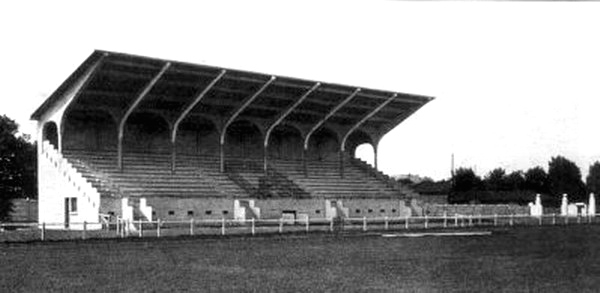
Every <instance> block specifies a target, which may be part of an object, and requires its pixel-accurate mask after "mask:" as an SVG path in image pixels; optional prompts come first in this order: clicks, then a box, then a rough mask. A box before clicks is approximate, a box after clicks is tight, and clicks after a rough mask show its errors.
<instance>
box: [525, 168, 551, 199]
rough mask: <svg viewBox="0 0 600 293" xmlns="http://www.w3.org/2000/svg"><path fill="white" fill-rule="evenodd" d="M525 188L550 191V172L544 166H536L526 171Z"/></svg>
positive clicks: (543, 191) (541, 191) (539, 191)
mask: <svg viewBox="0 0 600 293" xmlns="http://www.w3.org/2000/svg"><path fill="white" fill-rule="evenodd" d="M524 189H526V190H531V191H535V192H536V193H548V190H549V187H548V174H547V173H546V171H544V169H543V168H542V167H539V166H537V167H534V168H531V169H529V170H527V172H525V182H524Z"/></svg>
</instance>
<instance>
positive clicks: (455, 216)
mask: <svg viewBox="0 0 600 293" xmlns="http://www.w3.org/2000/svg"><path fill="white" fill-rule="evenodd" d="M454 227H458V214H456V213H455V214H454Z"/></svg>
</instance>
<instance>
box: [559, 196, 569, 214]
mask: <svg viewBox="0 0 600 293" xmlns="http://www.w3.org/2000/svg"><path fill="white" fill-rule="evenodd" d="M568 206H569V200H568V199H567V194H566V193H564V194H563V196H562V202H561V205H560V215H561V216H567V211H568V210H567V208H568Z"/></svg>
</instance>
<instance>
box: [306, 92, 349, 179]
mask: <svg viewBox="0 0 600 293" xmlns="http://www.w3.org/2000/svg"><path fill="white" fill-rule="evenodd" d="M359 92H360V88H357V89H356V90H354V92H352V94H350V95H349V96H348V97H347V98H346V99H344V100H343V101H342V102H340V103H339V104H338V105H337V106H335V108H333V109H331V111H329V113H327V115H325V117H323V119H321V120H319V122H317V124H315V125H314V126H313V127H312V128H311V129H310V131H309V132H308V134H306V137H305V138H304V153H305V154H304V157H303V160H304V173H305V174H304V175H305V176H308V168H307V167H306V165H307V163H306V160H307V158H306V157H307V156H306V153H307V152H308V142H309V140H310V137H311V136H312V135H313V133H314V132H315V131H316V130H317V129H319V127H321V126H322V125H323V124H324V123H325V122H326V121H327V119H329V118H330V117H331V116H333V115H334V114H335V113H336V112H337V111H339V110H340V109H341V108H342V107H344V106H345V105H346V104H348V102H350V101H351V100H352V99H353V98H354V97H355V96H356V95H358V93H359Z"/></svg>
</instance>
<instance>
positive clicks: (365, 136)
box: [32, 51, 432, 229]
mask: <svg viewBox="0 0 600 293" xmlns="http://www.w3.org/2000/svg"><path fill="white" fill-rule="evenodd" d="M430 100H432V98H431V97H426V96H418V95H412V94H404V93H397V92H388V91H381V90H374V89H367V88H358V87H350V86H345V85H338V84H332V83H325V82H316V81H309V80H302V79H297V78H290V77H282V76H275V75H266V74H260V73H254V72H246V71H241V70H233V69H225V68H218V67H211V66H205V65H198V64H190V63H184V62H177V61H168V60H162V59H156V58H149V57H143V56H135V55H129V54H122V53H116V52H107V51H95V52H93V53H92V54H91V55H90V57H88V59H87V60H86V61H84V63H83V64H82V65H80V66H79V68H77V70H76V71H75V72H74V73H73V74H72V75H71V76H69V77H68V78H67V80H66V81H65V82H64V83H63V84H62V85H61V86H60V87H59V88H58V89H57V90H56V91H55V92H54V93H53V94H52V95H51V96H50V97H49V98H48V99H47V100H46V101H45V102H44V103H43V104H42V105H41V106H40V107H39V108H38V109H37V110H36V111H35V112H34V113H33V115H32V119H33V120H36V121H38V134H37V135H38V141H41V142H42V143H40V144H38V146H39V147H38V157H39V160H38V164H39V165H38V170H39V178H38V180H39V184H38V186H39V219H38V221H39V222H40V223H41V222H46V223H62V224H60V225H57V226H56V228H61V229H62V228H69V229H76V226H74V225H69V223H76V222H83V221H85V222H87V223H100V220H99V219H100V218H101V217H102V216H106V215H110V216H111V217H113V216H114V217H119V218H122V219H140V218H141V219H144V220H152V218H153V217H154V218H156V217H162V218H172V219H188V218H222V217H227V218H244V219H245V218H249V217H250V218H261V215H262V217H281V216H282V215H283V214H284V213H290V212H293V214H298V215H299V216H302V217H305V216H311V217H319V216H321V217H334V216H336V217H339V216H348V215H349V214H351V213H352V212H349V211H360V210H368V211H371V210H372V208H369V206H370V205H371V206H373V207H379V208H377V210H378V211H380V212H377V213H373V216H382V215H386V216H387V215H388V214H389V215H390V216H393V215H394V214H395V213H396V214H397V213H400V212H401V211H403V213H404V215H406V213H409V214H410V213H411V212H412V213H415V212H418V211H419V210H420V209H419V208H417V207H412V206H410V205H411V204H414V200H412V201H411V199H412V196H413V194H414V192H413V191H412V190H410V189H409V188H407V187H405V186H402V185H399V184H398V183H397V182H396V181H394V180H393V179H391V178H390V177H389V176H387V175H385V174H383V173H382V172H380V171H379V170H377V146H378V144H379V141H380V140H381V138H382V137H383V136H384V135H385V134H386V133H388V132H389V131H390V130H391V129H393V128H394V127H396V126H397V125H398V124H400V123H401V122H402V121H404V120H405V119H407V118H408V117H409V116H410V115H412V114H413V113H414V112H415V111H417V110H418V109H420V108H421V107H422V106H423V105H425V104H426V103H427V102H429V101H430ZM364 143H369V144H371V145H373V149H374V150H375V157H376V158H375V166H371V165H369V164H366V163H365V162H363V161H360V160H359V159H356V158H354V152H355V149H356V148H357V147H358V146H359V145H361V144H364ZM409 201H410V202H411V204H409ZM261 205H262V206H263V207H269V208H264V209H262V211H263V212H261ZM385 205H388V206H389V205H392V206H394V207H395V208H389V209H385V208H383V206H385ZM408 206H410V207H408ZM407 207H408V208H407ZM321 210H325V213H324V214H321V212H320V211H321ZM392 210H393V212H392ZM213 211H215V212H213ZM216 211H220V212H216ZM369 216H371V215H369Z"/></svg>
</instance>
